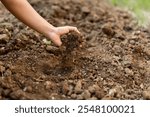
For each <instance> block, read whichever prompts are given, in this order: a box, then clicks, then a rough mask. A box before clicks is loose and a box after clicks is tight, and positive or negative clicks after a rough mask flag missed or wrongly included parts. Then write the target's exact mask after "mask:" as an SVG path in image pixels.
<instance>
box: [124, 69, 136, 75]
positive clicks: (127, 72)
mask: <svg viewBox="0 0 150 117" xmlns="http://www.w3.org/2000/svg"><path fill="white" fill-rule="evenodd" d="M125 72H126V74H127V75H129V76H133V75H134V73H133V71H132V70H131V69H129V68H125Z"/></svg>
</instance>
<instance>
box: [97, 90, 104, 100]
mask: <svg viewBox="0 0 150 117" xmlns="http://www.w3.org/2000/svg"><path fill="white" fill-rule="evenodd" d="M95 96H96V97H97V98H98V99H102V98H103V97H104V96H105V93H104V91H96V92H95Z"/></svg>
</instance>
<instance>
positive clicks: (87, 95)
mask: <svg viewBox="0 0 150 117" xmlns="http://www.w3.org/2000/svg"><path fill="white" fill-rule="evenodd" d="M81 95H82V97H83V99H86V100H87V99H89V98H90V97H91V93H90V92H89V91H88V90H85V91H84V92H83V93H82V94H81Z"/></svg>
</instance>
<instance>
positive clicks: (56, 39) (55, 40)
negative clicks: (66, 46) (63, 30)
mask: <svg viewBox="0 0 150 117" xmlns="http://www.w3.org/2000/svg"><path fill="white" fill-rule="evenodd" d="M50 38H51V40H52V42H53V43H54V44H55V45H57V46H61V45H62V42H61V39H60V36H59V35H57V34H55V33H52V34H51V37H50Z"/></svg>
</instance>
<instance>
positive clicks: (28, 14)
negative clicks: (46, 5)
mask: <svg viewBox="0 0 150 117" xmlns="http://www.w3.org/2000/svg"><path fill="white" fill-rule="evenodd" d="M1 2H2V3H3V4H4V5H5V7H6V8H7V9H8V10H9V11H10V12H11V13H12V14H13V15H14V16H16V17H17V18H18V19H19V20H20V21H22V22H23V23H25V24H26V25H28V26H29V27H31V28H32V29H34V30H36V31H38V32H40V33H42V34H44V35H46V36H47V35H48V33H49V32H50V31H53V29H54V27H53V26H52V25H51V24H49V23H48V22H47V21H46V20H45V19H43V18H42V17H41V16H40V15H39V14H38V13H37V12H36V11H35V10H34V9H33V8H32V6H31V5H30V4H29V3H28V1H27V0H1Z"/></svg>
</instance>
